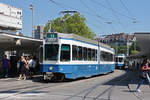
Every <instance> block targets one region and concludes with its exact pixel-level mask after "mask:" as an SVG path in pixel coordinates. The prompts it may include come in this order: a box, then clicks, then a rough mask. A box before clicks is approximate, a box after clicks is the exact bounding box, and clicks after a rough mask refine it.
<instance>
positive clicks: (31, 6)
mask: <svg viewBox="0 0 150 100" xmlns="http://www.w3.org/2000/svg"><path fill="white" fill-rule="evenodd" d="M30 9H31V11H32V37H33V38H35V36H34V23H33V22H34V20H33V12H34V9H33V5H32V4H31V5H30Z"/></svg>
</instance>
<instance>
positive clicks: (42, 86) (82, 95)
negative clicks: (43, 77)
mask: <svg viewBox="0 0 150 100" xmlns="http://www.w3.org/2000/svg"><path fill="white" fill-rule="evenodd" d="M136 86H137V75H136V73H135V72H131V71H127V72H126V71H122V70H116V71H115V72H114V73H110V74H108V75H100V76H96V77H92V78H88V79H79V80H74V81H67V82H60V83H54V82H49V83H43V82H42V81H39V78H38V77H37V78H35V79H34V80H22V81H17V80H16V78H7V79H0V100H150V88H149V86H148V85H146V84H144V85H143V86H142V87H141V90H142V92H141V93H137V92H134V90H135V89H136Z"/></svg>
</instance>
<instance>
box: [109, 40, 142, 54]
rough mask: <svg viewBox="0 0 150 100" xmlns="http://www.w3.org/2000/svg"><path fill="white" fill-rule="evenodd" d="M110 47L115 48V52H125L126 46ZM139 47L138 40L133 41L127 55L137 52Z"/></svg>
mask: <svg viewBox="0 0 150 100" xmlns="http://www.w3.org/2000/svg"><path fill="white" fill-rule="evenodd" d="M111 47H112V48H114V49H115V51H116V53H117V54H122V53H123V54H127V46H126V45H124V46H111ZM139 51H140V48H139V46H138V42H137V41H135V42H133V43H132V45H131V46H130V47H129V55H135V54H137V53H139Z"/></svg>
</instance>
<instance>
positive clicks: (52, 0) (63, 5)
mask: <svg viewBox="0 0 150 100" xmlns="http://www.w3.org/2000/svg"><path fill="white" fill-rule="evenodd" d="M49 1H50V2H52V3H54V4H55V5H57V6H59V7H62V8H65V9H66V7H67V8H70V9H74V10H77V11H80V12H82V13H85V14H87V15H90V16H94V17H97V18H101V19H106V18H104V17H102V16H100V15H95V14H92V13H89V12H87V11H83V10H79V9H77V8H73V7H71V6H68V5H65V4H63V3H58V2H56V1H54V0H49ZM93 25H94V26H96V27H97V28H101V27H98V25H95V24H93Z"/></svg>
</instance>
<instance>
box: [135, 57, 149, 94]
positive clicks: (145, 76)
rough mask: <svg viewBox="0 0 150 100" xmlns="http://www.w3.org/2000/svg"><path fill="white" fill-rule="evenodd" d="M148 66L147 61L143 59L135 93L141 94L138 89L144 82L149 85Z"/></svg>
mask: <svg viewBox="0 0 150 100" xmlns="http://www.w3.org/2000/svg"><path fill="white" fill-rule="evenodd" d="M148 65H149V60H148V59H145V60H144V61H143V63H142V66H141V72H140V79H139V82H138V85H137V88H136V92H141V90H140V89H139V88H140V86H141V84H143V82H144V80H147V81H148V83H149V85H150V77H149V75H148V71H149V70H150V68H149V66H148Z"/></svg>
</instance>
